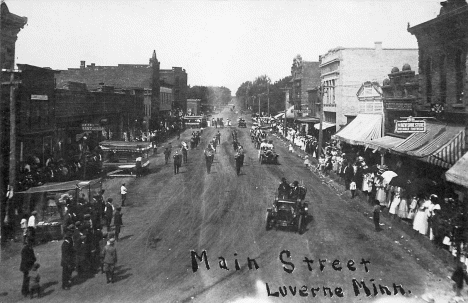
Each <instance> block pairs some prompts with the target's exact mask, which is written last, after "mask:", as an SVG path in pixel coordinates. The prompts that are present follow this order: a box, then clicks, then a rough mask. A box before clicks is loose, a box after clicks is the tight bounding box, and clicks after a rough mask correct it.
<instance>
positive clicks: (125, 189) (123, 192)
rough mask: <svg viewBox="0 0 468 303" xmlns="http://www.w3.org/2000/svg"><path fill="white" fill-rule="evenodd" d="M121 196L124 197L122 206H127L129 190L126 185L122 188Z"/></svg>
mask: <svg viewBox="0 0 468 303" xmlns="http://www.w3.org/2000/svg"><path fill="white" fill-rule="evenodd" d="M120 195H121V197H122V203H121V204H120V205H121V206H125V200H127V188H126V187H125V183H123V184H122V186H121V187H120Z"/></svg>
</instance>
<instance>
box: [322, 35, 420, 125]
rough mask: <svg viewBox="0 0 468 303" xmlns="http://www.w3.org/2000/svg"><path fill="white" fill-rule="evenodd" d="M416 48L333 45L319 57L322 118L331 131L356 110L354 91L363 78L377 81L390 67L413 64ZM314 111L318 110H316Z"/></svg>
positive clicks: (378, 45)
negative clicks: (331, 126) (322, 87)
mask: <svg viewBox="0 0 468 303" xmlns="http://www.w3.org/2000/svg"><path fill="white" fill-rule="evenodd" d="M417 58H418V50H417V49H391V48H382V43H381V42H376V43H375V47H374V48H344V47H337V48H335V49H331V50H329V51H328V52H327V53H326V54H324V55H322V56H320V59H319V62H320V74H321V85H323V86H326V88H325V91H324V96H323V106H324V109H323V110H324V121H325V122H327V123H328V125H331V124H333V126H334V128H335V130H340V129H341V128H342V127H343V126H345V125H347V124H348V123H349V122H351V121H352V120H353V119H354V118H355V117H356V116H357V115H358V113H359V100H358V98H357V96H356V92H357V91H358V90H359V88H360V87H361V86H362V83H364V82H365V81H369V80H370V81H372V82H376V81H380V80H381V79H382V78H383V76H384V75H386V74H387V73H388V71H389V70H391V69H392V68H393V67H394V66H400V65H401V64H402V63H408V64H410V65H412V66H416V63H417ZM315 112H318V110H316V111H315Z"/></svg>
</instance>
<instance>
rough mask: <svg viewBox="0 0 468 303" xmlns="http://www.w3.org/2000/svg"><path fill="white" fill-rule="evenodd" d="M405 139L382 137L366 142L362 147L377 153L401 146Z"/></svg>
mask: <svg viewBox="0 0 468 303" xmlns="http://www.w3.org/2000/svg"><path fill="white" fill-rule="evenodd" d="M403 141H405V139H402V138H397V137H392V136H384V137H381V138H377V139H374V140H368V141H365V142H364V145H365V146H366V147H367V148H372V149H375V150H378V151H382V150H389V149H391V148H393V147H395V146H397V145H399V144H401V143H402V142H403Z"/></svg>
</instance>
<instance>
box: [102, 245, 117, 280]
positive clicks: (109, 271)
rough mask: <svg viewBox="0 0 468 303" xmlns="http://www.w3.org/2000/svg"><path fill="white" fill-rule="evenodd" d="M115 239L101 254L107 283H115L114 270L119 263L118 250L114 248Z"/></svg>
mask: <svg viewBox="0 0 468 303" xmlns="http://www.w3.org/2000/svg"><path fill="white" fill-rule="evenodd" d="M114 243H115V239H114V238H111V239H109V241H107V245H106V246H105V247H104V249H103V250H102V252H101V258H102V262H103V265H104V266H103V270H104V272H105V273H106V279H107V283H114V270H115V264H116V263H117V249H116V248H115V247H114Z"/></svg>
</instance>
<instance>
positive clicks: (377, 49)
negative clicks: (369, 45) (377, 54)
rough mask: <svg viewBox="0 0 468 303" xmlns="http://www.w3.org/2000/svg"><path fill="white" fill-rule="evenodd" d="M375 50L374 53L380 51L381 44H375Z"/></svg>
mask: <svg viewBox="0 0 468 303" xmlns="http://www.w3.org/2000/svg"><path fill="white" fill-rule="evenodd" d="M375 50H376V51H381V50H382V42H375Z"/></svg>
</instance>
